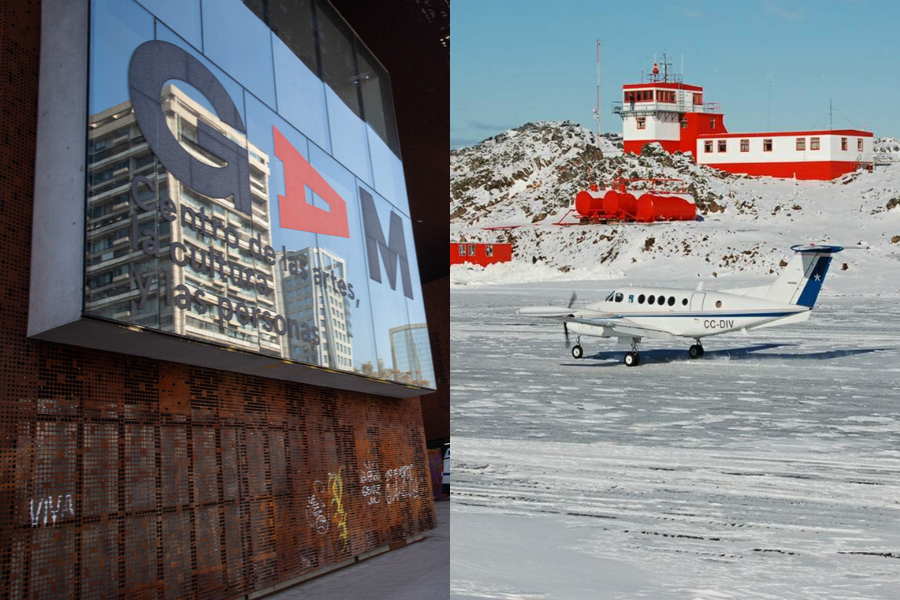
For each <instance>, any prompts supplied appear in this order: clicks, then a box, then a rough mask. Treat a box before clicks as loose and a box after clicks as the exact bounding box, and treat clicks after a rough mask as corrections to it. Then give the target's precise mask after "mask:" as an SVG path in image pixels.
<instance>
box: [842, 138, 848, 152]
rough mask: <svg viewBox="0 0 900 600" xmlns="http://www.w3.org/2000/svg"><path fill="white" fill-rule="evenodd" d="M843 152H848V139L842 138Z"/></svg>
mask: <svg viewBox="0 0 900 600" xmlns="http://www.w3.org/2000/svg"><path fill="white" fill-rule="evenodd" d="M841 150H843V151H844V152H846V151H847V138H845V137H842V138H841Z"/></svg>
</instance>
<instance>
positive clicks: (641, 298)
mask: <svg viewBox="0 0 900 600" xmlns="http://www.w3.org/2000/svg"><path fill="white" fill-rule="evenodd" d="M643 303H644V295H643V294H641V295H640V296H638V304H643Z"/></svg>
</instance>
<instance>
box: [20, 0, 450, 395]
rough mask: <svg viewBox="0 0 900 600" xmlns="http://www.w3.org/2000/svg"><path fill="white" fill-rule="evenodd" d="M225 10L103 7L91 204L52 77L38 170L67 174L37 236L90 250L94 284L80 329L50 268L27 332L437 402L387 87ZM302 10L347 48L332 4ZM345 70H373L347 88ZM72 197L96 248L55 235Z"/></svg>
mask: <svg viewBox="0 0 900 600" xmlns="http://www.w3.org/2000/svg"><path fill="white" fill-rule="evenodd" d="M54 3H55V4H57V5H66V6H67V7H68V8H65V9H58V11H59V12H63V13H65V12H66V10H68V11H74V10H76V9H74V8H72V7H73V6H77V5H81V6H82V7H84V5H85V4H86V3H87V2H86V0H82V1H81V2H79V1H77V0H75V1H72V0H69V1H68V2H66V1H64V0H54V2H51V4H54ZM176 4H177V6H176ZM202 4H203V5H204V6H205V5H207V4H210V3H209V2H206V1H203V2H202ZM215 7H216V9H215V10H212V9H210V8H207V10H201V0H193V1H187V2H184V3H168V2H161V3H146V2H143V3H139V2H136V1H134V0H91V2H90V11H91V18H90V31H89V34H88V32H86V31H85V30H86V28H87V20H86V19H84V21H83V22H84V28H83V29H82V30H81V32H82V33H81V35H84V38H83V39H82V40H81V45H82V46H83V47H84V48H85V52H86V51H87V48H90V52H89V56H86V57H83V58H81V60H87V62H88V64H89V67H90V68H89V73H90V75H89V77H88V78H87V80H86V81H84V82H82V83H81V85H83V86H84V87H86V91H87V94H86V95H87V97H88V99H89V100H88V102H87V106H85V107H84V113H83V114H84V115H85V116H86V121H87V126H86V128H85V127H84V126H83V125H82V127H81V129H80V131H81V132H82V133H81V135H82V136H83V137H86V140H87V155H86V157H85V158H84V161H83V163H82V165H81V168H80V171H81V172H83V175H82V177H85V180H84V184H83V186H81V189H84V190H85V191H84V193H82V194H80V195H78V194H72V190H71V189H69V188H70V185H63V184H62V182H58V181H56V180H55V178H58V175H59V174H60V173H64V172H68V171H72V173H70V174H71V176H72V177H77V176H76V175H74V172H73V171H74V169H68V170H67V169H66V168H63V167H64V165H62V164H59V163H60V162H63V163H65V162H66V160H69V159H68V158H66V159H63V158H62V157H56V156H55V155H54V154H53V153H54V151H55V150H54V147H52V146H51V145H50V143H49V142H48V139H49V136H45V137H44V138H42V137H41V131H44V132H45V133H46V130H47V129H53V130H55V131H57V132H60V135H62V131H63V130H65V131H66V132H68V133H66V134H65V135H66V136H67V138H75V133H74V131H75V128H74V127H73V125H72V124H71V123H70V121H69V119H73V118H75V116H73V115H72V114H71V113H72V110H71V106H67V107H65V110H63V107H62V106H61V103H60V102H59V101H58V100H56V101H55V100H54V99H53V98H52V96H51V95H52V94H53V93H54V90H57V89H59V88H60V87H61V86H62V85H66V86H68V87H69V88H71V87H72V85H73V84H72V82H68V83H65V84H64V83H63V82H62V81H61V80H64V79H66V78H70V77H71V74H70V72H69V70H65V72H63V70H59V71H58V72H57V71H53V67H49V66H48V69H47V72H46V77H45V75H44V73H42V83H41V85H42V88H41V90H42V91H41V102H42V103H43V105H44V108H45V109H46V110H44V111H42V114H45V115H46V116H45V117H42V123H39V150H38V166H39V170H41V168H42V167H43V168H44V169H45V170H46V171H47V172H48V174H49V173H50V170H51V167H52V164H51V163H56V167H57V168H56V169H55V170H54V171H53V172H52V175H53V176H49V178H48V179H47V180H46V181H45V182H43V183H42V182H39V183H38V185H37V189H36V201H35V215H36V221H37V220H38V219H41V221H42V222H43V221H46V220H48V219H49V221H47V222H48V225H49V228H48V231H47V232H42V231H40V230H36V233H35V253H34V254H35V258H34V260H35V262H36V263H37V262H46V261H52V260H55V257H54V252H57V251H68V252H70V251H71V248H67V249H63V248H59V245H60V243H59V242H60V240H64V239H69V240H72V241H71V243H72V244H74V243H75V241H74V240H75V239H76V237H80V242H79V243H81V244H82V248H83V251H81V252H79V253H78V254H79V255H80V257H82V258H83V261H82V265H81V270H82V272H83V280H82V281H81V283H80V285H79V288H80V290H81V293H80V294H79V296H80V302H79V304H80V307H79V310H78V311H77V312H78V314H77V317H76V316H75V314H74V309H72V308H70V307H69V305H68V304H65V305H59V304H57V305H50V304H49V302H45V301H44V300H45V294H46V290H47V289H50V288H52V287H53V286H54V285H55V286H56V289H59V288H60V287H61V286H62V287H68V288H72V287H74V285H73V281H72V278H71V277H70V276H67V277H66V278H65V280H64V282H57V283H55V284H54V283H50V282H47V281H44V279H43V278H42V277H41V271H40V270H38V272H37V274H36V277H35V278H33V283H32V312H31V319H30V323H29V332H30V334H31V335H35V336H37V337H44V338H47V339H56V340H58V341H65V342H71V343H76V344H81V345H88V346H92V347H101V348H109V349H111V350H117V351H123V352H129V353H133V354H142V355H146V356H154V357H157V358H164V359H169V360H176V361H179V362H188V363H193V364H204V365H209V366H217V367H219V368H226V369H232V370H236V371H241V372H247V373H259V374H263V375H266V376H271V377H281V378H285V379H295V380H299V381H311V382H313V383H320V384H325V385H331V386H333V387H344V388H348V389H360V390H366V391H376V392H377V393H381V394H385V395H398V396H403V395H413V394H415V393H421V391H419V390H416V388H433V387H434V385H435V382H434V374H433V368H432V366H431V356H430V352H429V349H428V348H427V347H423V348H419V347H418V346H423V345H425V346H427V343H424V344H423V340H425V341H426V342H427V337H428V336H427V330H426V327H427V326H426V323H425V314H424V307H423V305H422V299H421V293H420V291H419V286H420V283H419V279H418V272H417V268H416V259H415V248H414V247H413V245H412V232H411V225H410V218H409V214H408V206H407V202H406V192H405V185H404V182H403V176H402V164H401V162H400V159H399V149H398V148H397V147H396V140H395V132H394V131H393V129H392V125H390V124H392V123H393V116H392V114H391V112H390V111H391V110H392V108H391V105H390V102H389V99H390V95H389V84H388V81H387V75H386V73H384V72H383V70H380V67H379V66H378V65H377V62H375V61H374V59H372V58H371V56H369V55H368V54H366V53H365V49H364V47H363V46H362V45H361V44H360V43H359V41H358V40H357V41H355V42H353V41H352V40H350V42H352V43H344V44H342V45H340V46H339V47H340V48H343V51H345V52H353V53H354V56H353V57H352V58H353V60H351V61H346V60H341V61H335V60H334V58H335V52H336V51H335V50H334V49H333V48H324V47H323V48H319V47H318V46H316V45H315V43H318V42H315V43H314V41H315V40H317V39H318V37H316V36H314V35H313V34H314V32H313V31H312V30H310V31H309V32H308V34H309V40H308V44H307V45H306V46H303V47H304V48H307V49H308V48H314V49H315V50H316V52H318V53H319V54H320V55H321V57H322V58H321V59H320V60H319V61H314V60H310V59H309V56H308V52H307V54H304V53H303V52H300V51H299V50H298V41H297V40H298V39H300V38H298V34H297V32H296V31H295V32H293V37H291V38H290V39H287V41H285V40H282V39H281V38H280V37H279V36H278V34H277V32H276V31H275V30H270V29H269V27H267V25H266V24H265V23H264V22H263V21H262V20H260V19H258V18H257V16H256V15H254V13H253V12H252V11H251V10H250V9H249V8H247V7H246V6H245V5H244V4H242V3H240V2H238V1H234V0H233V1H231V2H216V3H215ZM293 10H305V11H315V12H316V15H315V16H316V18H315V19H312V18H310V19H306V20H305V19H303V18H301V19H297V21H296V22H298V23H301V22H306V21H307V20H308V22H309V23H318V25H317V26H318V27H320V28H328V27H332V26H333V27H334V29H333V31H332V30H329V31H330V34H329V35H328V36H319V37H322V38H323V39H326V38H327V39H331V40H333V39H334V37H335V35H339V34H341V32H345V31H348V30H346V28H345V27H344V26H343V25H342V24H341V23H340V22H339V21H338V19H339V17H337V15H336V13H334V12H333V11H332V10H331V9H330V7H329V6H327V5H326V4H324V3H321V2H319V3H313V5H311V6H307V7H305V8H302V9H301V8H297V9H293ZM55 11H57V9H53V10H51V11H50V12H51V13H54V12H55ZM301 16H302V17H303V16H305V15H301ZM71 21H72V15H69V18H68V22H71ZM310 26H311V25H310ZM342 27H344V28H343V29H342ZM335 32H337V34H336V33H335ZM67 35H70V36H72V37H78V36H79V33H78V28H74V29H72V28H69V30H68V32H67ZM348 35H352V34H348ZM88 40H89V42H90V43H89V44H88ZM301 42H302V40H301ZM303 43H304V44H305V43H306V42H303ZM321 43H323V44H324V43H325V42H321ZM301 45H302V44H301ZM42 52H43V50H42ZM47 53H49V55H50V57H51V58H48V62H49V60H52V59H53V57H52V55H53V49H52V48H51V49H50V50H48V51H47ZM356 53H358V55H357V54H356ZM59 54H60V56H58V57H55V58H56V60H57V63H59V61H63V62H70V63H75V62H77V60H79V59H78V57H77V54H78V53H74V54H72V53H70V54H69V55H64V53H63V52H62V51H61V50H60V51H59ZM347 64H354V65H358V66H357V67H356V71H355V72H353V73H350V74H349V77H348V73H346V72H343V71H342V69H345V68H346V65H347ZM319 65H321V66H319ZM72 66H73V65H70V68H71V67H72ZM42 69H43V63H42ZM45 79H46V81H45ZM72 95H73V96H77V94H72ZM63 112H65V113H68V116H66V115H65V114H63ZM42 139H43V140H44V141H43V142H42V141H41V140H42ZM81 144H82V145H83V144H84V139H82V142H81ZM72 166H73V167H74V165H72ZM39 177H40V174H39ZM44 187H46V188H47V189H46V190H44V189H42V188H44ZM64 188H65V189H66V191H65V192H63V189H64ZM60 193H64V194H65V195H66V196H73V195H74V196H75V197H76V199H75V200H72V199H67V200H66V202H67V208H66V211H68V212H72V211H71V208H70V207H69V206H68V203H69V202H77V203H78V205H79V209H80V210H81V211H83V212H82V214H81V215H80V218H79V219H77V220H78V221H79V223H76V227H75V228H80V232H79V233H80V236H76V235H75V234H74V233H73V232H72V231H70V229H72V227H69V226H68V225H66V224H65V223H62V222H58V223H57V222H55V221H54V220H53V219H54V217H53V216H52V211H53V210H56V211H57V214H58V209H59V207H58V205H57V206H56V207H55V208H53V209H51V208H50V207H51V206H52V205H53V203H54V200H51V199H49V198H48V197H49V196H58V195H59V194H60ZM57 204H58V203H57ZM60 218H62V219H64V220H65V218H63V217H60ZM42 236H43V237H42ZM50 238H53V239H54V240H55V241H54V246H55V247H54V248H46V247H44V246H45V245H47V244H48V243H49V241H48V240H49V239H50ZM66 260H68V261H69V262H71V257H69V258H66ZM152 332H158V333H159V334H168V335H166V336H162V337H153V333H152ZM422 332H425V333H426V335H422ZM148 335H150V337H148ZM126 338H127V340H126ZM137 340H139V341H137ZM179 340H185V341H179ZM188 340H191V341H195V342H196V341H199V342H204V343H205V344H206V345H205V346H201V345H198V344H190V343H189V342H187V341H188ZM410 344H416V347H415V348H412V350H409V349H404V351H403V352H400V353H399V354H398V350H397V346H398V345H403V346H404V348H406V347H408V346H409V345H410ZM223 350H230V351H231V352H232V353H231V354H222V351H223ZM234 351H238V353H239V356H240V357H241V358H240V359H238V358H237V356H236V355H235V354H234ZM397 356H402V357H404V358H402V359H399V358H397ZM408 356H413V357H415V360H408V358H405V357H408ZM366 381H373V382H378V381H385V382H390V383H394V384H398V385H393V386H387V387H385V386H383V385H381V386H379V385H377V384H376V385H375V386H374V387H373V386H372V385H371V384H368V383H366Z"/></svg>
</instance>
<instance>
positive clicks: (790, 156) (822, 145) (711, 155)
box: [697, 133, 873, 165]
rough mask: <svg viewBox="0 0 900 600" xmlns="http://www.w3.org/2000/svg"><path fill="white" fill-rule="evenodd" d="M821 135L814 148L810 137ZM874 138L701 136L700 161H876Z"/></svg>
mask: <svg viewBox="0 0 900 600" xmlns="http://www.w3.org/2000/svg"><path fill="white" fill-rule="evenodd" d="M801 137H802V138H804V139H805V140H806V144H805V149H804V150H797V138H801ZM813 137H818V138H819V150H811V149H810V140H811V138H813ZM842 137H846V138H847V150H846V151H842V150H841V138H842ZM742 139H746V140H749V141H750V149H749V151H747V152H741V151H740V148H741V140H742ZM765 139H771V140H772V150H771V151H770V152H764V151H763V140H765ZM860 139H861V140H863V152H861V153H860V152H859V151H858V150H857V140H860ZM872 139H873V138H871V137H862V136H858V135H840V134H838V135H834V134H816V135H808V134H806V135H802V134H793V133H792V134H788V135H779V134H773V135H771V136H766V137H755V136H753V137H746V138H741V137H723V138H699V139H698V140H697V162H698V163H699V164H704V165H715V164H728V163H783V162H806V161H809V162H813V161H815V162H818V161H850V162H871V161H872ZM720 140H724V141H725V142H726V151H725V152H719V141H720ZM707 141H712V143H713V148H712V152H706V151H705V150H704V144H705V142H707Z"/></svg>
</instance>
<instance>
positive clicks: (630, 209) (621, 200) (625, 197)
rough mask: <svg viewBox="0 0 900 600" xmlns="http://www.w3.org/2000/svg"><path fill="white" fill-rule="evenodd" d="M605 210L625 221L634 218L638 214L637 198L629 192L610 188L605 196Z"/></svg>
mask: <svg viewBox="0 0 900 600" xmlns="http://www.w3.org/2000/svg"><path fill="white" fill-rule="evenodd" d="M603 211H604V212H605V213H606V214H608V215H615V217H616V218H617V219H622V220H623V221H630V220H634V218H635V215H636V214H637V198H635V197H634V196H633V195H632V194H629V193H628V192H617V191H616V190H610V191H608V192H606V195H605V196H604V197H603Z"/></svg>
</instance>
